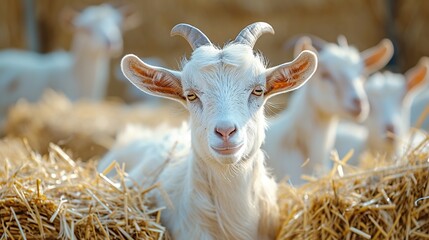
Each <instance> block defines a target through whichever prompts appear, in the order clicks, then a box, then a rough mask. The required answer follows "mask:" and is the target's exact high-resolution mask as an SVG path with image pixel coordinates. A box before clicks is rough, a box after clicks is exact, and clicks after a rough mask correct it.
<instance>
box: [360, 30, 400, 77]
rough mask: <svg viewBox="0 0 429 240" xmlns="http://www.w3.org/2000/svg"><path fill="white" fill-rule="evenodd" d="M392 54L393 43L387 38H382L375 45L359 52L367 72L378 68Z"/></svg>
mask: <svg viewBox="0 0 429 240" xmlns="http://www.w3.org/2000/svg"><path fill="white" fill-rule="evenodd" d="M392 56H393V44H392V42H391V41H390V40H389V39H383V40H381V42H380V43H379V44H377V45H376V46H374V47H372V48H369V49H367V50H365V51H363V52H362V53H361V57H362V60H363V63H364V66H365V72H366V73H367V74H371V73H374V72H375V71H378V70H380V69H381V68H383V67H384V66H386V64H387V63H388V62H389V61H390V59H391V58H392Z"/></svg>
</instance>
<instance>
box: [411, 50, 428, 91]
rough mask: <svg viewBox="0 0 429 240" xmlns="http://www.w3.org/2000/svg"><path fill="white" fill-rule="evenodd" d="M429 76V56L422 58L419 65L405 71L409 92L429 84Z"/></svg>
mask: <svg viewBox="0 0 429 240" xmlns="http://www.w3.org/2000/svg"><path fill="white" fill-rule="evenodd" d="M428 76H429V58H427V57H423V58H421V59H420V61H419V63H418V64H417V66H415V67H413V68H411V69H410V70H408V71H407V72H406V73H405V78H406V79H407V93H409V92H414V91H416V90H418V89H420V88H421V87H422V86H424V85H425V84H427V78H428Z"/></svg>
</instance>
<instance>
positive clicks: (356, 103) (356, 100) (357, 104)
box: [353, 98, 362, 109]
mask: <svg viewBox="0 0 429 240" xmlns="http://www.w3.org/2000/svg"><path fill="white" fill-rule="evenodd" d="M353 105H354V106H355V108H357V109H361V108H362V101H361V100H360V99H359V98H354V99H353Z"/></svg>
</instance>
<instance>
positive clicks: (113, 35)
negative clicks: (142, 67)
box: [0, 4, 123, 121]
mask: <svg viewBox="0 0 429 240" xmlns="http://www.w3.org/2000/svg"><path fill="white" fill-rule="evenodd" d="M122 22H123V16H122V15H121V13H120V12H119V11H118V10H117V9H115V8H113V7H112V6H110V5H106V4H103V5H99V6H91V7H88V8H86V9H84V10H83V11H82V12H81V13H80V14H79V15H77V16H76V17H75V18H74V21H73V27H74V28H75V34H74V39H73V45H72V50H71V52H64V51H59V52H53V53H50V54H43V55H42V54H37V53H33V52H27V51H21V50H5V51H2V52H0V121H1V120H2V119H4V118H5V115H6V112H7V110H8V108H9V107H10V106H11V105H13V104H15V103H16V101H17V100H19V99H21V98H25V99H27V100H29V101H36V100H38V99H39V98H40V97H41V96H42V94H43V92H44V91H45V90H46V89H47V88H51V89H54V90H57V91H61V92H64V93H65V94H66V95H67V96H68V97H69V98H71V99H76V98H79V97H83V98H89V99H93V100H101V99H102V98H103V97H104V94H105V91H106V87H107V83H108V74H109V72H108V71H109V61H110V58H111V57H112V55H116V54H119V53H120V52H121V51H122V35H121V26H122Z"/></svg>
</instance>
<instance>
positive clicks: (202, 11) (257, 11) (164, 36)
mask: <svg viewBox="0 0 429 240" xmlns="http://www.w3.org/2000/svg"><path fill="white" fill-rule="evenodd" d="M22 2H23V1H16V0H3V3H2V5H3V6H5V7H2V8H0V48H10V47H13V48H25V47H26V46H27V45H26V39H25V37H26V36H25V31H24V27H25V26H24V21H23V6H22ZM100 2H102V1H98V0H77V1H71V0H56V1H50V0H37V1H36V10H35V11H36V14H37V23H38V27H39V29H40V41H41V51H43V52H48V51H52V50H55V49H60V48H62V49H68V48H69V46H70V39H71V37H72V31H71V29H70V28H69V27H68V26H67V25H65V24H62V21H61V13H62V10H63V9H64V8H65V7H74V8H83V7H84V6H86V5H90V4H98V3H100ZM128 2H129V3H131V4H133V6H134V7H133V8H134V9H135V10H136V11H138V12H139V13H140V14H141V19H142V21H141V24H140V25H139V26H138V27H137V28H136V29H134V30H131V31H129V32H126V33H125V35H124V40H125V42H124V44H125V49H124V53H135V54H137V55H139V56H141V57H159V58H160V59H161V60H162V61H164V62H165V63H166V64H167V66H168V67H171V68H177V67H178V63H179V62H180V59H181V57H183V56H184V55H185V54H186V55H189V53H190V50H191V49H190V47H189V46H188V45H187V43H186V41H184V40H183V39H180V38H171V37H169V32H170V30H171V28H172V27H173V26H174V25H175V24H177V23H179V22H187V23H190V24H193V25H195V26H197V27H198V28H200V29H201V30H203V31H204V32H205V33H206V34H207V36H208V37H209V38H210V39H211V40H212V42H214V43H216V44H219V45H223V44H224V42H225V41H227V40H231V39H233V38H234V37H235V36H236V35H237V33H238V32H239V31H240V30H241V29H242V28H243V27H244V26H246V25H247V24H249V23H252V22H254V21H266V22H268V23H270V24H271V25H272V26H273V27H274V29H275V31H276V34H275V35H274V36H268V35H267V36H263V37H261V39H260V40H259V41H258V43H257V44H256V48H258V49H260V50H262V52H263V53H264V55H265V56H266V57H267V58H268V59H270V61H271V65H275V64H280V63H282V62H285V61H288V60H290V59H291V52H292V51H291V50H288V51H286V50H284V49H283V46H284V44H285V42H286V41H287V40H288V39H290V38H291V37H293V36H294V35H296V34H306V33H311V34H314V35H317V36H320V37H322V38H324V39H326V40H328V41H335V40H336V38H337V36H338V35H339V34H343V35H345V36H346V37H347V38H348V40H349V43H350V44H352V45H355V46H357V47H358V48H359V49H361V50H363V49H366V48H368V47H371V46H373V45H375V44H376V43H378V42H379V41H380V40H381V39H382V38H384V37H391V38H392V37H393V38H394V40H395V41H397V46H398V50H399V52H398V55H397V57H398V59H397V61H396V63H397V66H396V68H395V69H396V70H399V71H403V70H405V69H407V68H408V67H410V66H413V65H414V64H415V63H416V62H417V61H418V59H419V58H420V57H421V56H423V55H429V46H428V45H427V44H426V42H425V39H428V37H429V28H427V27H425V26H427V23H429V15H428V14H426V13H428V12H429V2H428V1H424V0H415V1H407V0H396V1H389V0H360V1H355V0H325V1H319V0H290V1H285V0H270V1H258V0H213V1H205V0H192V1H191V0H176V1H153V0H139V1H137V0H135V1H128ZM392 2H396V5H395V8H394V9H393V10H392V11H390V12H389V10H388V9H389V3H392ZM389 19H392V21H390V23H388V22H389ZM118 62H119V58H117V59H115V60H114V61H113V64H114V65H117V64H118ZM112 80H113V81H111V87H110V95H121V94H123V83H119V82H117V81H115V80H114V79H113V77H112Z"/></svg>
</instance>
